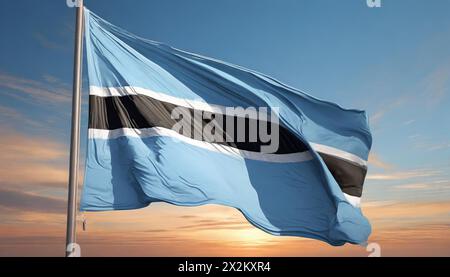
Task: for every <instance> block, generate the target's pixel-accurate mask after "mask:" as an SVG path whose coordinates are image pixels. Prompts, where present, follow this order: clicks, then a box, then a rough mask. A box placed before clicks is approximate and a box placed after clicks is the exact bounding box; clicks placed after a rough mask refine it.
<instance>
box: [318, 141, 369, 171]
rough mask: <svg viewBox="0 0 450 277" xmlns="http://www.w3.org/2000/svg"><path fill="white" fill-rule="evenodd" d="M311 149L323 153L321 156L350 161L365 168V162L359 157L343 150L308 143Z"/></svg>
mask: <svg viewBox="0 0 450 277" xmlns="http://www.w3.org/2000/svg"><path fill="white" fill-rule="evenodd" d="M310 145H311V147H312V148H313V149H314V150H316V151H317V152H320V153H323V154H328V155H332V156H335V157H338V158H341V159H344V160H347V161H350V162H352V163H355V164H357V165H359V166H363V167H366V168H367V161H365V160H363V159H361V158H360V157H358V156H356V155H354V154H352V153H348V152H345V151H343V150H340V149H337V148H334V147H331V146H327V145H323V144H318V143H313V142H311V143H310Z"/></svg>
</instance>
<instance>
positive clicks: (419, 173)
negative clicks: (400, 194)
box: [366, 169, 442, 181]
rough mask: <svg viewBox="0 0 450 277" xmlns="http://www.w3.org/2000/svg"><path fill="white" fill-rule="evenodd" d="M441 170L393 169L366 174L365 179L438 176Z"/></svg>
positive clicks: (403, 178)
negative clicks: (391, 170)
mask: <svg viewBox="0 0 450 277" xmlns="http://www.w3.org/2000/svg"><path fill="white" fill-rule="evenodd" d="M441 173H442V172H441V171H440V170H436V169H414V170H408V171H393V172H386V173H380V174H368V175H367V177H366V179H367V180H379V181H385V180H409V179H415V178H422V177H432V176H439V175H440V174H441Z"/></svg>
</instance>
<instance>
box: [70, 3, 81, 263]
mask: <svg viewBox="0 0 450 277" xmlns="http://www.w3.org/2000/svg"><path fill="white" fill-rule="evenodd" d="M82 53H83V0H78V2H77V12H76V29H75V53H74V69H73V94H72V130H71V138H70V165H69V188H68V205H67V233H66V257H73V256H79V251H80V249H79V248H78V246H77V245H76V244H75V243H76V217H77V186H78V162H79V153H80V110H81V68H82Z"/></svg>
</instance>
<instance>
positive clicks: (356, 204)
mask: <svg viewBox="0 0 450 277" xmlns="http://www.w3.org/2000/svg"><path fill="white" fill-rule="evenodd" d="M344 196H345V199H346V200H347V202H349V203H350V204H351V205H352V206H353V207H357V208H360V207H361V198H360V197H356V196H353V195H349V194H346V193H344Z"/></svg>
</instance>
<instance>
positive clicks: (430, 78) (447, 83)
mask: <svg viewBox="0 0 450 277" xmlns="http://www.w3.org/2000/svg"><path fill="white" fill-rule="evenodd" d="M423 86H424V94H425V96H426V98H427V102H428V104H429V105H431V106H434V105H436V104H439V103H440V102H441V100H442V99H443V98H444V97H445V96H446V94H448V92H449V91H450V66H449V65H444V66H440V67H438V68H436V69H435V70H433V71H432V72H430V73H429V74H428V75H427V76H426V77H425V79H424V81H423Z"/></svg>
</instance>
